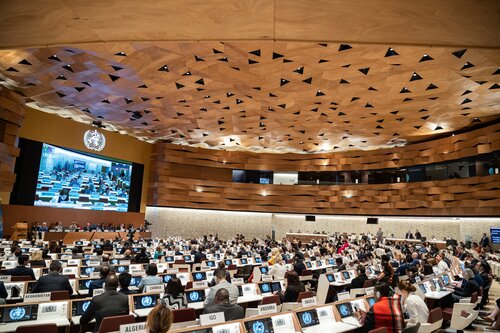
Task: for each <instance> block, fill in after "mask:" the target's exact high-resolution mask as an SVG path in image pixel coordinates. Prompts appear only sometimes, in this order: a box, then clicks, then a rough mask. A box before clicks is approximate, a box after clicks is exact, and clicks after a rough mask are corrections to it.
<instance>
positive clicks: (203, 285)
mask: <svg viewBox="0 0 500 333" xmlns="http://www.w3.org/2000/svg"><path fill="white" fill-rule="evenodd" d="M198 288H199V289H201V288H203V289H205V288H208V282H207V281H194V282H193V289H198Z"/></svg>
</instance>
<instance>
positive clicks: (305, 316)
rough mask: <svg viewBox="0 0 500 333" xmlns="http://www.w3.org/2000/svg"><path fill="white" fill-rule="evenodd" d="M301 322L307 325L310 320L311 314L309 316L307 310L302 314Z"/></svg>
mask: <svg viewBox="0 0 500 333" xmlns="http://www.w3.org/2000/svg"><path fill="white" fill-rule="evenodd" d="M302 322H303V323H304V324H305V325H309V324H310V323H311V322H312V316H311V314H310V313H309V312H304V313H303V314H302Z"/></svg>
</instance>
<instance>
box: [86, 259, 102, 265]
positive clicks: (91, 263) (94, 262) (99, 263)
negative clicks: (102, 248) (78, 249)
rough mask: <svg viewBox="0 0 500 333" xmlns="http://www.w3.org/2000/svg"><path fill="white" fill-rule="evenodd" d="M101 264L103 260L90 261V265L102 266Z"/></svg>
mask: <svg viewBox="0 0 500 333" xmlns="http://www.w3.org/2000/svg"><path fill="white" fill-rule="evenodd" d="M100 265H101V262H100V261H94V260H91V261H89V263H88V266H100Z"/></svg>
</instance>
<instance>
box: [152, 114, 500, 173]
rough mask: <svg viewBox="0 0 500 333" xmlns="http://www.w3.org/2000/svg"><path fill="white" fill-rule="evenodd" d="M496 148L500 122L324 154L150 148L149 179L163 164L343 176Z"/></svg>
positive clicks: (490, 150) (445, 159) (175, 147)
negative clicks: (385, 145)
mask: <svg viewBox="0 0 500 333" xmlns="http://www.w3.org/2000/svg"><path fill="white" fill-rule="evenodd" d="M499 149H500V123H499V124H495V125H492V126H488V127H484V128H481V129H478V130H474V131H470V132H466V133H462V134H457V135H455V136H451V135H450V136H448V137H445V138H442V139H438V140H433V141H428V142H423V143H418V144H412V145H408V146H406V147H399V148H392V149H378V150H371V151H359V150H358V151H349V152H342V153H324V154H256V153H247V152H235V151H227V150H226V151H224V150H211V149H203V148H194V147H187V146H179V145H174V144H163V143H160V144H155V145H154V148H153V154H152V163H153V165H152V168H151V174H152V176H153V177H154V176H159V175H164V170H166V169H169V168H171V167H169V166H167V163H177V164H182V165H194V166H200V167H204V168H207V167H210V168H222V169H245V170H273V171H347V170H376V169H386V168H401V167H408V166H414V165H420V164H431V163H436V162H443V161H450V160H455V159H460V158H463V157H470V156H476V155H478V154H485V153H491V152H493V151H496V150H499Z"/></svg>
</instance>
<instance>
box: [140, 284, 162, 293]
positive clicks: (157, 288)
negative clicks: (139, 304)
mask: <svg viewBox="0 0 500 333" xmlns="http://www.w3.org/2000/svg"><path fill="white" fill-rule="evenodd" d="M164 291H165V287H164V285H163V284H150V285H146V286H145V287H144V292H146V293H154V292H160V293H162V292H164Z"/></svg>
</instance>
